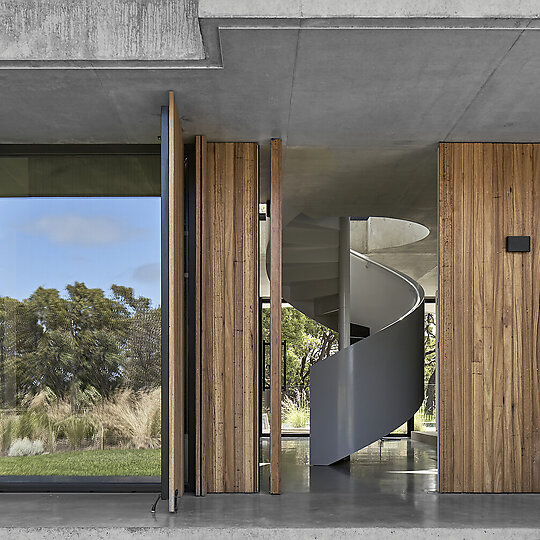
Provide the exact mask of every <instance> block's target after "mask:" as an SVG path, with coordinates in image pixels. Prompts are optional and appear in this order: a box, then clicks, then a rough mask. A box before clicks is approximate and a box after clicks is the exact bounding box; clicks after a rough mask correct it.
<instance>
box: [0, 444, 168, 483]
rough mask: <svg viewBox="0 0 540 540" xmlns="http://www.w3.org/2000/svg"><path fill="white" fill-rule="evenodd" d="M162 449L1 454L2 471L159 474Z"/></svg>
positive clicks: (70, 474) (7, 472)
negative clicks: (23, 454)
mask: <svg viewBox="0 0 540 540" xmlns="http://www.w3.org/2000/svg"><path fill="white" fill-rule="evenodd" d="M160 456H161V451H160V450H159V448H158V449H150V450H79V451H74V452H57V453H55V454H42V455H40V456H23V457H0V475H10V476H28V475H38V476H48V475H53V476H159V475H160V474H161V457H160Z"/></svg>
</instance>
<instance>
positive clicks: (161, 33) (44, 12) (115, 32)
mask: <svg viewBox="0 0 540 540" xmlns="http://www.w3.org/2000/svg"><path fill="white" fill-rule="evenodd" d="M0 29H1V30H0V61H1V60H3V61H5V60H12V61H55V60H56V61H59V60H60V61H69V60H71V61H92V60H100V61H102V60H107V61H109V60H114V61H118V60H139V61H140V60H200V59H204V57H205V54H204V47H203V43H202V38H201V33H200V29H199V21H198V18H197V0H176V1H174V2H172V1H171V0H77V1H73V0H0Z"/></svg>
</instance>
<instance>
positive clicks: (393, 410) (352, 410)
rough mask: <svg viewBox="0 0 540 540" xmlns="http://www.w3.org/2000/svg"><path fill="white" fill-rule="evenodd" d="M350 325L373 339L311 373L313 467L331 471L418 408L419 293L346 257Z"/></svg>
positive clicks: (391, 274) (359, 258)
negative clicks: (366, 328) (359, 327)
mask: <svg viewBox="0 0 540 540" xmlns="http://www.w3.org/2000/svg"><path fill="white" fill-rule="evenodd" d="M370 309H372V310H373V312H372V313H370ZM363 313H364V314H365V315H364V316H362V314H363ZM392 319H393V320H392ZM351 321H352V322H355V323H360V324H362V325H364V326H369V327H370V328H371V330H372V333H371V335H370V336H369V337H367V338H365V339H363V340H362V341H359V342H358V343H355V344H354V345H351V346H350V347H347V348H346V349H343V350H342V351H339V352H338V353H337V354H334V355H333V356H330V357H328V358H326V359H325V360H322V361H321V362H318V363H317V364H315V365H314V366H312V368H311V374H310V381H311V383H310V397H311V439H310V444H311V464H312V465H330V464H331V463H334V462H336V461H338V460H340V459H343V458H344V457H346V456H348V455H350V454H352V453H354V452H356V451H357V450H360V449H361V448H363V447H364V446H367V445H368V444H371V443H372V442H374V441H376V440H377V439H380V438H381V437H383V436H385V435H387V434H388V433H390V432H392V431H393V430H394V429H396V428H397V427H399V426H400V425H402V424H403V423H405V422H406V421H407V420H408V419H409V418H411V417H412V416H413V414H414V413H415V412H416V411H417V410H418V408H419V407H420V405H421V404H422V399H423V393H424V388H423V386H424V380H423V374H424V338H423V332H424V292H423V290H422V288H421V287H420V286H419V285H418V284H416V283H415V282H414V281H412V280H411V279H409V278H408V277H406V276H404V275H403V274H400V273H399V272H396V271H394V270H391V269H389V268H387V267H385V266H383V265H381V264H378V263H375V262H373V261H371V260H369V259H367V258H366V257H364V256H363V255H360V254H359V253H354V252H351Z"/></svg>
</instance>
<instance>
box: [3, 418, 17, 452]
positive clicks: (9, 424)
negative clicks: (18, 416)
mask: <svg viewBox="0 0 540 540" xmlns="http://www.w3.org/2000/svg"><path fill="white" fill-rule="evenodd" d="M13 423H14V422H13V418H10V417H7V418H4V419H2V421H1V422H0V447H1V448H0V449H1V450H2V452H6V451H7V450H8V448H9V447H10V446H11V441H12V439H13Z"/></svg>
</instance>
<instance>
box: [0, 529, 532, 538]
mask: <svg viewBox="0 0 540 540" xmlns="http://www.w3.org/2000/svg"><path fill="white" fill-rule="evenodd" d="M0 538H10V540H48V539H51V540H52V539H55V540H56V539H63V538H69V539H73V538H85V539H89V540H101V539H108V540H110V539H113V538H114V539H118V540H123V539H128V538H137V539H143V538H152V539H157V540H160V539H162V538H167V539H168V538H182V539H184V538H186V539H189V540H207V539H208V538H212V539H214V538H215V539H229V538H231V539H232V538H234V539H235V540H236V539H244V538H245V539H252V538H271V539H273V538H276V539H277V538H279V539H281V538H295V539H298V540H304V539H306V540H307V539H314V538H316V539H318V540H319V539H325V538H334V539H343V538H365V539H368V540H380V539H383V538H392V539H396V538H399V539H401V538H403V539H410V540H417V539H424V538H426V539H431V538H437V539H439V540H441V539H442V540H446V539H448V540H455V539H456V538H467V540H476V539H484V540H485V539H486V538H504V539H507V540H513V539H516V540H517V539H520V540H528V539H535V540H537V539H538V538H539V530H538V529H519V528H493V529H482V528H386V527H366V528H358V527H354V528H331V527H330V528H274V529H272V528H242V529H238V528H214V527H199V528H166V527H114V528H113V527H36V528H34V527H32V528H25V527H16V528H0Z"/></svg>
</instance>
